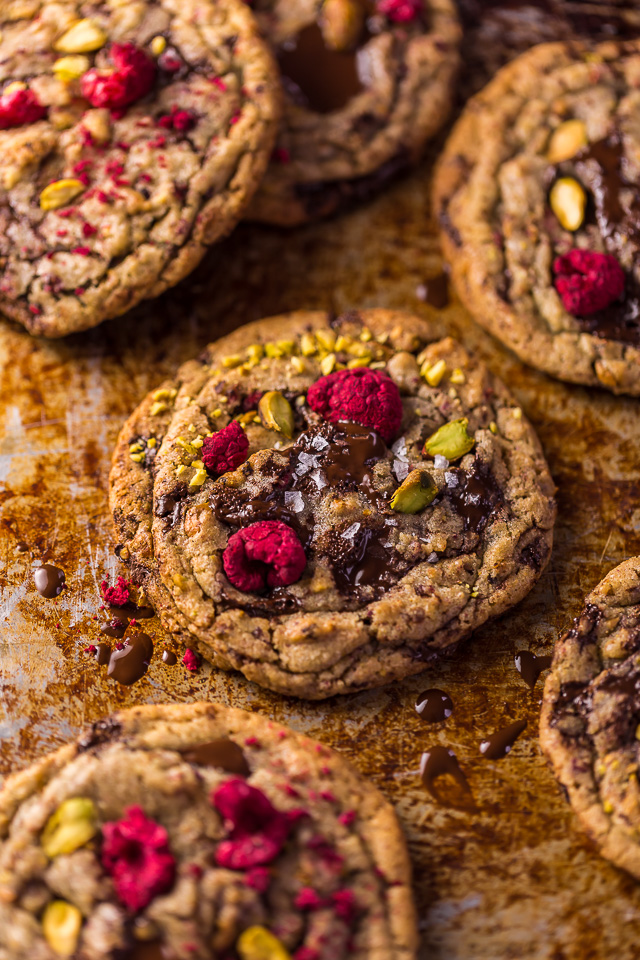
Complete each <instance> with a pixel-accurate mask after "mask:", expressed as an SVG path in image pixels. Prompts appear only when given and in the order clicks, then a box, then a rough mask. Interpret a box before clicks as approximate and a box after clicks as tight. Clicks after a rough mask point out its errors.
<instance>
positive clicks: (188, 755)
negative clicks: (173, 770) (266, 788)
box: [180, 737, 251, 777]
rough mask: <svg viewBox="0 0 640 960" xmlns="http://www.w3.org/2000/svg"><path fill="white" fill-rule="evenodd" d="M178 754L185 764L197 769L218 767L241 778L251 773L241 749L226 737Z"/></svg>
mask: <svg viewBox="0 0 640 960" xmlns="http://www.w3.org/2000/svg"><path fill="white" fill-rule="evenodd" d="M180 752H181V753H182V756H183V757H184V759H185V760H186V761H187V763H193V764H196V766H199V767H218V768H220V769H221V770H226V771H227V772H228V773H236V774H238V776H241V777H248V776H249V774H250V773H251V770H250V768H249V764H248V763H247V761H246V758H245V755H244V753H243V752H242V749H241V748H240V747H239V746H238V744H237V743H235V742H234V741H233V740H230V739H229V738H228V737H220V739H219V740H211V741H210V742H209V743H200V744H198V745H197V746H195V747H190V748H189V749H188V750H181V751H180Z"/></svg>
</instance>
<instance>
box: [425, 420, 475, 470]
mask: <svg viewBox="0 0 640 960" xmlns="http://www.w3.org/2000/svg"><path fill="white" fill-rule="evenodd" d="M468 426H469V421H468V420H467V419H466V417H463V418H462V419H461V420H452V421H451V422H450V423H444V424H443V425H442V426H441V427H440V428H439V429H438V430H436V432H435V433H432V434H431V436H430V437H429V439H428V440H427V442H426V443H425V445H424V450H423V453H425V454H428V455H429V456H430V457H436V456H438V455H440V456H441V457H446V458H447V460H459V459H460V457H463V456H464V455H465V453H469V450H471V449H472V448H473V446H474V445H475V442H476V441H475V440H474V438H473V437H470V436H469V434H468V433H467V427H468Z"/></svg>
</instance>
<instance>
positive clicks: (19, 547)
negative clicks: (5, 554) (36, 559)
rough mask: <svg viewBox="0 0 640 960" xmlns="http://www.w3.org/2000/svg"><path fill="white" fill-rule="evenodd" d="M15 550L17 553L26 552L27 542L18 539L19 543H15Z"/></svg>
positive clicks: (27, 548)
mask: <svg viewBox="0 0 640 960" xmlns="http://www.w3.org/2000/svg"><path fill="white" fill-rule="evenodd" d="M16 550H17V551H18V553H27V551H28V550H29V544H28V543H25V541H24V540H20V541H19V543H16Z"/></svg>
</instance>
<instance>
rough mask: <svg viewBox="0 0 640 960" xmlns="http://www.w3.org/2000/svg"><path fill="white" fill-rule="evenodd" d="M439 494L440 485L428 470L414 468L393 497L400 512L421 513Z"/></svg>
mask: <svg viewBox="0 0 640 960" xmlns="http://www.w3.org/2000/svg"><path fill="white" fill-rule="evenodd" d="M437 495H438V487H437V485H436V483H435V482H434V480H433V478H432V477H431V476H430V474H428V473H427V471H426V470H419V469H418V470H412V471H411V473H410V474H409V475H408V476H407V477H406V479H405V480H404V481H403V482H402V483H401V484H400V486H399V487H398V489H397V490H396V492H395V493H394V495H393V496H392V498H391V502H390V506H391V509H392V510H396V511H397V512H398V513H420V511H421V510H424V508H425V507H428V506H429V504H430V503H431V502H432V501H433V500H434V499H435V498H436V496H437Z"/></svg>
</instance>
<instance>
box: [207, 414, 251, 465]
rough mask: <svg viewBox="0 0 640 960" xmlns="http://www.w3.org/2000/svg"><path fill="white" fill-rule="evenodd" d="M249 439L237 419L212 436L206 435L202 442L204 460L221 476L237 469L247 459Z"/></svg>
mask: <svg viewBox="0 0 640 960" xmlns="http://www.w3.org/2000/svg"><path fill="white" fill-rule="evenodd" d="M248 452H249V440H248V438H247V435H246V433H245V432H244V430H243V429H242V427H241V426H240V424H239V423H238V421H237V420H232V421H231V423H229V424H227V426H226V427H223V428H222V430H218V432H217V433H214V434H213V436H212V437H205V438H204V442H203V444H202V462H203V463H204V465H205V467H206V468H207V470H208V471H209V473H212V474H214V476H216V477H219V476H220V475H221V474H223V473H228V472H229V471H230V470H237V469H238V467H239V466H240V464H241V463H244V461H245V460H246V459H247V453H248Z"/></svg>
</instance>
